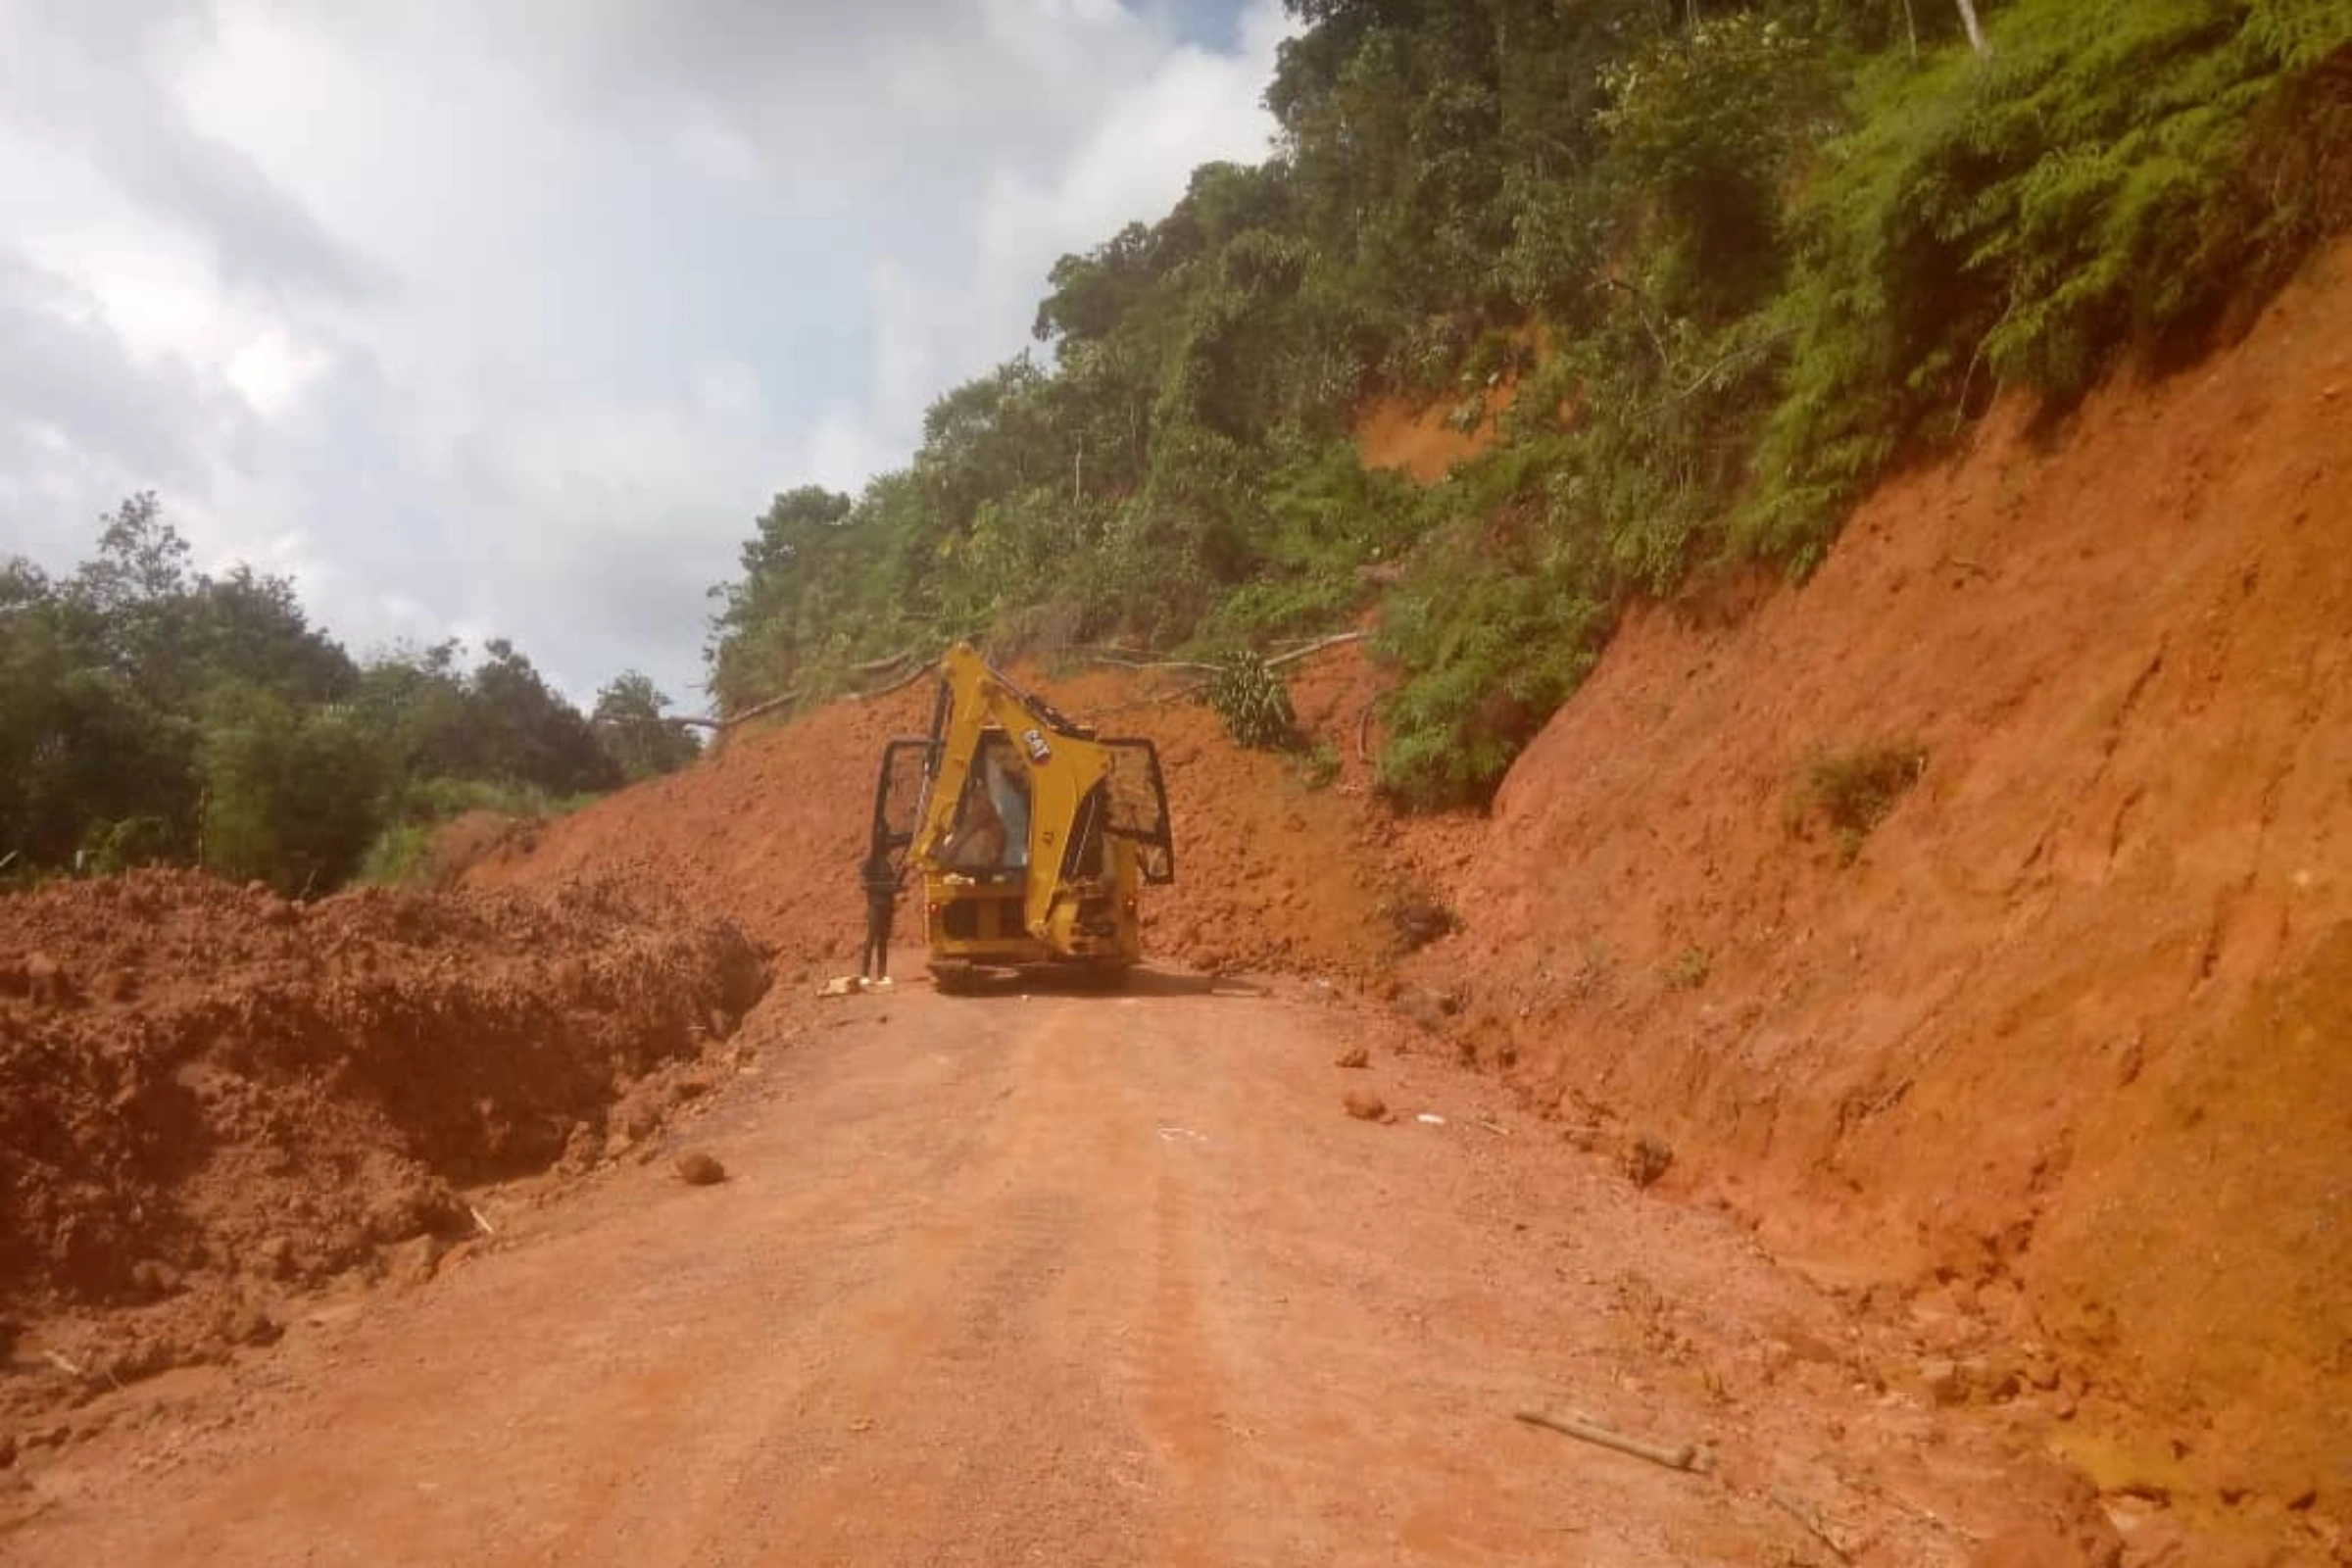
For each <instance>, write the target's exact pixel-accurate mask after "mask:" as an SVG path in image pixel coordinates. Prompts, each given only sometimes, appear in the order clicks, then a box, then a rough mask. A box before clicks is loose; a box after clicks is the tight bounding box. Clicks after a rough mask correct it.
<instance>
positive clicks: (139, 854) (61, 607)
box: [0, 495, 694, 893]
mask: <svg viewBox="0 0 2352 1568" xmlns="http://www.w3.org/2000/svg"><path fill="white" fill-rule="evenodd" d="M188 555H189V552H188V546H187V543H186V542H185V541H184V540H183V539H181V538H180V536H179V535H178V533H177V532H176V531H174V530H173V529H172V526H171V524H170V523H168V522H167V521H165V520H164V517H163V515H162V511H161V509H160V508H159V507H158V506H157V504H156V501H155V498H154V497H153V496H148V495H142V496H137V497H134V498H132V499H131V500H129V501H126V502H124V503H123V506H122V507H121V508H120V509H119V510H118V511H117V512H116V513H115V514H114V515H113V516H111V517H109V518H107V519H106V521H105V524H104V529H103V532H102V534H101V536H100V539H99V544H98V551H97V554H96V555H95V556H93V557H92V558H91V559H90V560H89V561H86V562H84V563H83V564H81V565H80V566H79V567H78V568H77V569H76V570H75V571H74V572H73V575H71V576H68V577H64V578H60V579H56V580H52V579H50V578H49V577H47V576H46V575H44V574H43V573H42V572H41V571H39V570H38V569H37V568H36V567H34V566H33V565H32V564H30V563H28V562H25V561H24V560H22V559H0V876H5V877H7V878H10V879H14V878H17V877H21V876H27V875H37V874H40V873H42V872H45V871H57V870H67V869H81V870H89V871H110V870H118V869H121V868H123V867H125V866H129V865H135V864H143V863H147V862H150V861H178V862H189V863H196V864H201V865H204V866H206V867H208V868H210V869H213V870H216V871H219V872H221V873H222V874H223V875H226V876H232V877H237V878H241V879H259V880H262V881H266V882H269V883H270V884H272V885H273V886H275V887H277V888H279V889H281V890H283V891H285V892H288V893H299V892H303V891H306V890H308V891H313V892H324V891H326V890H328V889H330V888H333V887H335V886H336V885H338V884H339V883H341V882H343V881H345V880H347V879H348V878H350V877H351V876H352V875H353V874H354V873H355V872H358V871H359V870H361V869H362V867H363V862H364V861H365V860H366V859H367V858H368V857H369V856H370V854H371V850H370V846H371V845H374V846H376V848H375V850H374V851H373V855H374V858H375V859H376V861H377V864H378V868H379V869H380V868H381V867H382V866H384V865H387V864H392V863H397V862H399V861H401V860H402V859H403V858H413V856H414V846H415V844H416V842H417V841H419V840H420V839H421V837H422V835H423V833H424V831H425V829H426V828H427V827H428V826H429V825H430V824H431V823H432V822H435V821H439V820H444V819H446V818H447V817H449V816H451V815H455V814H456V813H457V812H459V811H461V810H464V809H470V808H472V807H474V806H477V805H481V804H484V803H485V802H506V801H510V800H514V799H518V798H521V799H534V800H536V799H545V798H550V797H571V796H578V795H581V794H584V793H588V792H593V791H599V790H608V789H612V788H613V787H614V786H616V785H618V784H619V783H621V782H622V781H623V779H624V778H628V777H640V776H643V775H644V774H646V773H649V772H655V771H662V770H664V769H666V768H669V767H674V766H676V765H678V764H679V763H680V762H681V761H683V760H686V759H688V758H691V757H692V756H693V755H694V744H693V742H692V740H691V739H690V738H688V737H686V736H685V735H684V734H683V732H682V731H680V730H678V729H677V728H676V726H674V725H670V724H666V723H663V722H662V720H661V716H660V715H661V709H662V706H663V704H664V702H665V699H663V698H662V695H661V694H660V693H659V692H657V691H655V690H654V688H653V685H652V683H651V682H650V681H648V680H646V678H645V677H644V676H642V675H636V674H633V673H632V674H628V675H623V676H622V677H621V678H620V679H618V680H616V681H614V682H613V684H612V685H611V686H609V687H607V688H606V690H605V693H604V695H603V697H602V699H600V701H599V702H598V704H597V719H598V721H599V722H597V723H596V724H594V725H591V723H590V721H589V720H588V719H586V718H583V717H582V716H581V714H580V712H579V711H578V710H577V709H575V708H573V707H572V706H571V705H570V704H569V703H567V702H565V701H564V698H563V697H562V696H561V695H559V694H558V693H556V692H555V691H553V690H552V689H550V688H549V686H548V685H547V683H546V681H545V680H543V679H542V678H541V677H540V675H539V672H538V671H537V670H536V669H534V668H533V667H532V665H531V662H530V661H529V660H528V659H526V658H524V657H523V656H522V655H521V654H520V653H519V652H517V651H516V650H515V647H514V646H513V645H512V644H510V643H507V642H504V641H501V640H495V639H494V640H492V641H491V642H490V643H488V644H487V645H486V647H485V648H484V650H483V656H484V657H483V658H482V660H481V662H479V663H478V664H476V665H475V666H474V667H473V668H471V669H464V668H461V667H460V666H459V663H458V647H457V645H456V644H455V643H441V644H438V645H436V646H434V647H431V648H426V649H422V650H406V651H401V652H396V653H390V654H385V655H382V656H379V657H377V658H375V659H373V660H371V661H370V662H368V663H365V664H362V663H358V662H354V661H353V660H352V659H351V657H350V656H349V655H348V654H346V653H345V652H344V651H343V649H342V648H341V647H340V646H339V645H337V644H336V643H335V642H333V641H332V640H330V639H329V638H328V637H327V636H326V635H325V634H324V633H322V632H320V631H319V629H318V628H316V627H314V626H312V625H311V624H310V621H309V619H308V617H307V616H306V615H305V613H304V612H303V609H302V606H301V604H300V602H299V601H298V600H297V598H296V596H295V592H294V588H293V585H292V584H291V583H290V582H288V581H287V580H286V579H284V578H282V577H264V576H257V575H256V574H255V573H253V572H252V571H251V570H249V569H247V568H246V567H243V566H239V567H236V568H234V569H233V570H231V571H229V572H228V573H227V574H226V575H224V576H220V577H214V576H208V575H206V574H204V573H202V572H198V571H195V570H193V569H191V568H190V566H189V564H188ZM387 839H389V840H399V839H405V840H406V841H407V842H408V843H409V845H410V848H409V850H408V851H407V852H406V854H405V857H404V854H403V853H402V852H400V851H399V850H398V848H397V846H392V847H390V848H387V847H386V846H385V845H384V844H380V843H379V840H387Z"/></svg>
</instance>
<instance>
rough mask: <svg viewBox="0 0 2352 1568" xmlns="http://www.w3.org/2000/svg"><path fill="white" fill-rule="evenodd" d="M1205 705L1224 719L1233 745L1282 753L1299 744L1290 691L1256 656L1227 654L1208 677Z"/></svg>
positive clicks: (1297, 726)
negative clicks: (1206, 701) (1206, 703)
mask: <svg viewBox="0 0 2352 1568" xmlns="http://www.w3.org/2000/svg"><path fill="white" fill-rule="evenodd" d="M1208 706H1209V707H1211V708H1213V709H1215V710H1216V711H1217V716H1218V717H1220V718H1222V719H1223V720H1225V732H1226V733H1227V734H1229V735H1231V736H1232V737H1233V739H1234V742H1235V744H1237V745H1240V746H1246V747H1249V748H1250V750H1252V751H1260V752H1274V751H1285V750H1288V749H1289V748H1291V747H1293V746H1295V745H1297V744H1298V740H1299V715H1298V714H1297V712H1295V711H1293V710H1292V708H1291V693H1290V688H1289V687H1287V686H1285V685H1283V683H1282V677H1281V676H1279V675H1277V674H1275V673H1274V671H1273V670H1271V669H1269V668H1267V667H1266V662H1265V661H1264V660H1263V659H1260V658H1259V657H1258V656H1257V655H1255V654H1252V653H1249V652H1242V653H1236V654H1229V655H1227V656H1226V657H1225V658H1224V659H1223V660H1221V661H1219V662H1218V668H1217V673H1216V674H1215V675H1213V676H1211V677H1210V678H1209V682H1208Z"/></svg>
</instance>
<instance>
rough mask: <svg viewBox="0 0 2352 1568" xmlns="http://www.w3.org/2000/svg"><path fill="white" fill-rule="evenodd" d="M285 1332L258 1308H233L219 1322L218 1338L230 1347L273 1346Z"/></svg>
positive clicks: (267, 1314)
mask: <svg viewBox="0 0 2352 1568" xmlns="http://www.w3.org/2000/svg"><path fill="white" fill-rule="evenodd" d="M285 1332H286V1331H285V1330H284V1329H283V1328H281V1327H280V1326H279V1325H278V1322H277V1320H276V1319H275V1318H272V1317H271V1316H270V1314H269V1313H268V1312H265V1311H263V1310H262V1309H261V1308H260V1307H258V1306H241V1307H237V1308H234V1309H233V1310H231V1311H230V1312H229V1313H228V1314H227V1315H226V1316H225V1317H223V1318H222V1319H221V1338H222V1339H224V1340H226V1341H227V1342H228V1343H229V1344H231V1345H275V1344H276V1343H277V1342H278V1339H279V1337H280V1336H282V1335H283V1334H284V1333H285Z"/></svg>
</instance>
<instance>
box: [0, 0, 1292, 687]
mask: <svg viewBox="0 0 2352 1568" xmlns="http://www.w3.org/2000/svg"><path fill="white" fill-rule="evenodd" d="M1246 3H1247V9H1246V11H1245V12H1244V14H1243V15H1242V16H1241V18H1240V19H1239V24H1238V25H1237V26H1235V27H1234V28H1233V29H1232V31H1231V33H1230V37H1231V38H1233V39H1236V40H1238V44H1237V46H1236V47H1234V48H1232V49H1230V50H1226V51H1224V52H1219V51H1217V50H1213V49H1209V48H1203V47H1201V46H1200V45H1198V44H1194V43H1188V42H1186V41H1184V39H1183V37H1182V36H1181V35H1180V33H1179V31H1178V30H1177V27H1176V25H1175V22H1174V20H1173V18H1174V16H1175V12H1174V11H1173V10H1171V9H1168V8H1165V7H1162V6H1160V5H1158V4H1156V3H1153V4H1150V5H1143V6H1139V7H1136V8H1128V7H1122V6H1120V5H1118V4H1115V3H1113V0H980V3H979V4H976V5H973V4H963V5H958V4H951V3H947V0H941V3H938V4H913V3H908V0H877V3H869V4H867V5H863V6H856V7H851V6H830V5H827V6H817V5H803V4H791V3H779V4H773V5H765V6H747V5H744V4H741V3H739V0H513V3H510V4H507V5H502V6H498V7H489V8H483V7H477V6H474V5H472V4H470V3H466V0H416V3H414V4H404V3H401V0H343V3H340V4H336V5H333V6H331V7H330V6H306V7H299V8H296V7H287V6H284V5H282V4H277V3H273V0H216V3H213V4H210V5H206V4H202V3H198V0H113V3H111V4H109V5H106V6H103V7H100V6H91V7H85V8H82V9H81V10H78V11H76V10H73V9H72V8H67V7H52V6H48V5H44V4H40V3H38V0H0V58H4V60H5V62H6V63H5V64H0V100H9V101H10V102H9V103H8V104H7V105H5V106H0V200H5V202H6V205H7V209H8V210H9V212H10V213H11V215H12V233H11V235H10V236H9V237H8V239H7V240H6V241H5V243H8V244H13V245H14V246H15V247H16V252H15V258H14V260H11V259H10V258H9V256H8V255H7V254H5V253H0V332H6V333H8V334H9V336H8V338H7V340H8V341H9V342H10V343H11V345H12V348H18V349H19V350H20V352H18V353H17V354H15V355H14V356H13V359H14V360H15V361H16V364H15V365H14V366H0V550H10V549H25V550H29V551H31V552H33V553H34V554H35V555H36V556H37V557H38V558H40V559H42V560H44V561H45V562H46V563H47V564H51V565H63V564H70V563H71V561H72V560H73V559H74V558H75V556H77V555H78V554H79V553H80V552H81V551H82V550H85V549H86V548H87V544H88V541H89V538H90V536H91V533H92V531H93V529H92V521H91V519H93V518H94V517H95V516H96V515H97V514H98V513H99V512H101V511H103V510H105V509H106V508H107V507H109V506H111V505H112V503H113V502H114V501H115V500H117V499H119V498H120V496H121V495H122V494H124V493H127V491H128V490H130V489H134V488H145V487H154V488H158V489H160V490H162V491H163V492H164V493H165V500H166V506H167V510H168V514H169V515H171V516H172V518H173V519H174V520H175V521H176V522H177V523H178V524H179V525H180V526H181V527H182V529H183V531H186V532H188V533H189V534H190V536H191V537H192V538H193V539H194V540H195V542H196V544H197V546H198V551H199V556H200V559H204V560H207V561H221V560H225V559H228V558H230V557H238V558H241V559H247V560H250V561H252V562H253V563H254V564H256V565H259V566H263V567H265V568H267V569H273V570H284V571H287V572H290V573H291V574H293V575H294V576H295V578H296V580H297V581H298V582H299V583H300V585H301V587H302V589H303V592H304V595H305V598H306V601H307V602H308V604H309V605H310V607H311V609H312V610H313V612H314V613H316V614H317V615H318V616H319V618H320V619H321V620H322V621H324V622H325V623H326V624H327V625H328V626H329V627H330V628H331V629H333V630H334V631H335V632H336V633H337V634H338V635H340V636H342V637H344V638H345V639H346V640H347V641H349V642H351V643H352V644H354V645H355V646H357V647H367V646H369V645H373V644H379V643H382V642H386V641H389V640H392V639H395V638H402V637H408V638H430V637H434V636H438V635H442V634H445V633H450V632H462V631H468V630H472V631H481V630H489V631H496V632H500V633H504V634H506V635H510V636H513V637H514V638H515V640H516V642H517V643H518V644H519V645H520V646H521V647H523V648H524V649H525V650H526V651H527V652H529V653H530V654H531V655H532V656H533V658H534V659H536V660H538V661H539V662H541V663H542V665H543V666H544V667H546V668H547V669H548V670H549V672H550V673H551V674H552V675H554V676H555V677H556V678H557V679H558V680H559V681H560V682H561V683H562V684H563V685H564V687H565V688H566V689H567V690H569V691H570V692H572V693H573V694H574V695H575V696H581V697H585V696H586V695H588V694H589V693H590V692H592V691H593V690H594V688H595V687H596V685H598V684H599V683H601V681H603V680H604V679H605V678H607V677H609V676H610V675H611V674H612V673H613V671H614V670H616V669H618V668H620V667H622V666H623V665H627V664H636V665H639V666H642V667H645V668H647V669H648V670H649V671H650V672H652V673H653V674H654V675H655V676H656V678H657V680H658V681H659V682H660V683H661V684H662V685H663V686H664V687H665V688H666V689H668V690H670V691H672V692H673V693H676V694H679V695H686V694H687V693H689V692H690V691H691V690H692V688H693V687H694V686H695V685H697V684H698V681H699V669H700V665H699V649H700V646H701V642H702V636H703V622H704V617H705V615H706V613H707V611H708V605H707V602H706V600H705V598H704V592H703V591H704V589H705V588H706V587H707V586H708V585H709V584H710V583H711V582H713V581H716V580H718V579H719V578H722V577H724V576H726V575H728V574H730V573H731V572H732V571H733V569H734V565H735V554H736V551H737V549H738V547H739V546H740V544H741V542H742V540H743V538H744V537H745V536H746V534H747V533H748V532H749V531H750V528H751V526H752V521H753V518H754V517H755V515H757V514H758V513H759V511H760V509H761V508H762V507H763V506H764V504H765V501H766V498H767V497H768V495H769V494H770V493H772V492H773V491H775V490H778V489H781V488H785V487H788V486H791V485H794V484H799V483H805V482H817V483H824V484H828V485H832V486H835V487H838V488H845V489H855V488H856V487H857V486H858V484H860V483H861V482H862V481H863V480H864V478H865V477H866V476H867V475H869V474H871V473H873V472H875V471H877V470H878V469H880V468H882V467H885V466H893V465H895V464H897V463H899V462H902V461H904V459H905V457H906V456H907V451H908V450H909V448H910V446H911V444H912V442H913V440H914V439H915V437H916V435H917V434H918V433H919V429H920V421H921V417H922V411H923V409H924V407H925V406H926V405H927V404H928V403H929V401H930V400H931V399H932V398H934V397H936V396H937V395H938V394H939V393H941V392H943V391H945V390H947V389H948V387H949V386H951V385H952V384H954V383H955V382H956V381H959V380H961V379H964V378H967V377H969V376H971V375H973V374H976V373H978V372H980V371H982V370H984V369H986V368H988V367H989V366H990V365H991V364H993V363H995V362H996V361H998V360H1000V359H1003V358H1005V357H1006V356H1008V355H1010V354H1013V353H1017V352H1019V351H1020V350H1021V349H1022V348H1023V347H1024V346H1026V344H1027V342H1028V332H1027V328H1028V324H1029V320H1030V318H1031V316H1032V314H1033V311H1034V307H1035V302H1036V299H1037V296H1038V294H1039V292H1040V291H1041V289H1042V287H1043V284H1044V279H1045V274H1046V271H1047V270H1048V268H1049V267H1050V266H1051V264H1052V262H1053V261H1054V258H1055V257H1056V256H1057V255H1059V254H1060V253H1062V252H1063V251H1067V250H1072V249H1082V248H1085V247H1087V246H1091V245H1093V244H1095V243H1097V242H1098V241H1100V240H1102V239H1104V238H1106V237H1108V236H1109V235H1110V234H1111V233H1112V232H1113V231H1114V230H1115V229H1116V228H1117V227H1118V226H1119V225H1120V224H1122V223H1124V222H1126V221H1130V220H1133V219H1149V218H1152V217H1155V216H1156V215H1158V214H1159V213H1161V212H1164V211H1165V210H1166V208H1167V207H1168V206H1169V205H1170V203H1172V202H1173V201H1174V199H1175V198H1176V197H1177V196H1178V195H1179V194H1180V193H1181V192H1182V189H1183V186H1184V181H1185V178H1186V176H1187V174H1188V173H1189V172H1190V171H1191V170H1192V168H1193V167H1194V166H1196V165H1197V164H1200V163H1201V162H1204V161H1208V160H1211V159H1241V160H1251V159H1255V158H1257V157H1259V156H1262V154H1263V152H1264V149H1265V144H1266V137H1267V135H1268V133H1269V130H1270V125H1269V123H1267V121H1266V118H1265V116H1264V115H1263V113H1262V111H1261V110H1260V109H1259V108H1258V105H1257V99H1258V95H1259V94H1260V92H1261V91H1262V89H1263V86H1264V83H1265V81H1266V79H1267V76H1268V74H1269V73H1270V70H1271V66H1272V61H1273V54H1274V49H1275V46H1276V43H1277V41H1278V40H1279V38H1280V36H1281V33H1282V29H1283V25H1284V24H1283V18H1282V13H1281V8H1280V5H1279V0H1246ZM25 345H29V348H28V349H27V348H26V347H25ZM36 367H37V372H38V373H37V374H36V373H35V368H36Z"/></svg>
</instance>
